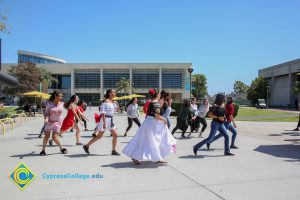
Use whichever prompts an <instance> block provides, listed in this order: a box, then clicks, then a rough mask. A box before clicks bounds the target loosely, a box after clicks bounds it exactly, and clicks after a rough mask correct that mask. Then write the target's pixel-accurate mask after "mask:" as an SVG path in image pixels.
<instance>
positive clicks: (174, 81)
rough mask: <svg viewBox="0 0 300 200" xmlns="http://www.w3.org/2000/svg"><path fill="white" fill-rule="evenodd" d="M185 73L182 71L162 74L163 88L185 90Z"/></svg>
mask: <svg viewBox="0 0 300 200" xmlns="http://www.w3.org/2000/svg"><path fill="white" fill-rule="evenodd" d="M183 77H184V72H183V71H182V70H181V71H179V70H173V71H171V70H169V71H163V72H162V88H178V89H179V88H183V86H184V84H183Z"/></svg>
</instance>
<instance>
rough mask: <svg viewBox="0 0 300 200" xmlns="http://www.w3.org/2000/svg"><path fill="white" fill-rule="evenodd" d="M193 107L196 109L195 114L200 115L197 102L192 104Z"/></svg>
mask: <svg viewBox="0 0 300 200" xmlns="http://www.w3.org/2000/svg"><path fill="white" fill-rule="evenodd" d="M191 107H192V109H193V110H194V111H195V115H198V106H197V104H194V105H193V104H191Z"/></svg>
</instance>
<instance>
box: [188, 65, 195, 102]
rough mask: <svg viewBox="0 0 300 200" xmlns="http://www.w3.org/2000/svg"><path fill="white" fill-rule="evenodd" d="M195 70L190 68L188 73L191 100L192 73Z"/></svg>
mask: <svg viewBox="0 0 300 200" xmlns="http://www.w3.org/2000/svg"><path fill="white" fill-rule="evenodd" d="M193 71H194V69H193V68H192V67H190V68H188V72H189V73H190V99H191V98H192V73H193Z"/></svg>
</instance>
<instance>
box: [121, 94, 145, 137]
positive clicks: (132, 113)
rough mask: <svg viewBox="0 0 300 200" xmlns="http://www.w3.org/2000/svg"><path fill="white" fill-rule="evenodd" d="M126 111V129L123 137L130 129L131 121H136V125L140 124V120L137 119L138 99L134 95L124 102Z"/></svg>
mask: <svg viewBox="0 0 300 200" xmlns="http://www.w3.org/2000/svg"><path fill="white" fill-rule="evenodd" d="M126 112H127V121H128V127H127V129H126V132H125V134H124V137H126V136H127V133H128V131H129V130H130V129H131V127H132V123H133V122H134V123H136V125H138V127H140V126H141V122H140V120H139V115H140V112H139V106H138V100H137V98H136V97H133V98H132V99H131V100H130V101H129V102H128V103H127V104H126Z"/></svg>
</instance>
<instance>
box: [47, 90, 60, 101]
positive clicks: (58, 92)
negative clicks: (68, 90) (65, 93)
mask: <svg viewBox="0 0 300 200" xmlns="http://www.w3.org/2000/svg"><path fill="white" fill-rule="evenodd" d="M60 94H62V92H61V91H59V90H54V92H52V94H51V96H50V98H49V101H52V102H53V101H54V100H55V97H57V96H59V95H60Z"/></svg>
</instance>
